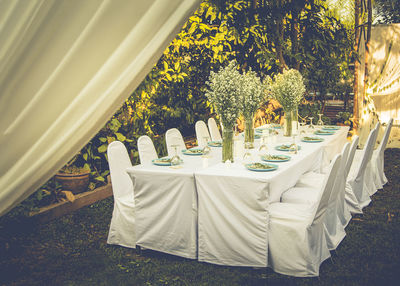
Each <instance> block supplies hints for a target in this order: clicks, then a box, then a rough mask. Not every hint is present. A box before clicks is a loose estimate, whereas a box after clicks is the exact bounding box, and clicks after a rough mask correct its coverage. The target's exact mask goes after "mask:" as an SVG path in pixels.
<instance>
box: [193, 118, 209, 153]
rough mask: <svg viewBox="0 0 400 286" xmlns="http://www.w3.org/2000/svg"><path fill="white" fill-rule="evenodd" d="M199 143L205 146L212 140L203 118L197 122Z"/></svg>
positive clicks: (196, 128)
mask: <svg viewBox="0 0 400 286" xmlns="http://www.w3.org/2000/svg"><path fill="white" fill-rule="evenodd" d="M194 127H195V130H196V138H197V144H198V145H199V147H204V146H206V145H207V142H208V141H210V140H211V138H210V133H208V128H207V125H206V123H205V122H204V121H203V120H199V121H197V122H196V124H195V126H194Z"/></svg>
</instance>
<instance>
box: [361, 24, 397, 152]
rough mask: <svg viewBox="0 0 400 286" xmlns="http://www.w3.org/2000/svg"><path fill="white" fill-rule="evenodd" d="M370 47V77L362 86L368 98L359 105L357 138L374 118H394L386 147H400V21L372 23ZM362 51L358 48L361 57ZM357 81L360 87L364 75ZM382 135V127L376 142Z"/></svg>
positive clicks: (368, 127)
mask: <svg viewBox="0 0 400 286" xmlns="http://www.w3.org/2000/svg"><path fill="white" fill-rule="evenodd" d="M362 46H363V44H362ZM369 47H370V48H369V51H370V54H369V55H370V59H369V61H368V63H369V65H368V71H369V78H368V83H367V86H366V87H365V94H366V99H367V100H366V101H363V102H361V105H359V106H360V115H361V119H362V121H361V132H360V141H361V142H364V141H365V139H366V137H367V136H368V134H369V131H370V130H371V129H372V128H374V126H375V123H376V120H377V119H379V120H380V121H381V122H382V123H387V122H388V121H389V119H390V118H393V119H394V126H393V128H392V132H391V137H390V139H389V142H388V147H400V130H399V124H400V24H390V25H377V26H373V27H372V30H371V39H370V46H369ZM364 51H365V49H360V51H359V53H360V56H361V59H362V60H363V59H364ZM362 68H364V64H363V63H362ZM360 80H361V81H360V82H359V84H360V85H362V86H363V81H364V78H362V79H360ZM361 94H362V93H361ZM371 111H372V112H371ZM381 129H382V128H381ZM382 134H383V130H381V132H380V136H378V141H379V138H380V137H381V136H382Z"/></svg>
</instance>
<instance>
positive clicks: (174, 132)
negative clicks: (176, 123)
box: [165, 128, 186, 157]
mask: <svg viewBox="0 0 400 286" xmlns="http://www.w3.org/2000/svg"><path fill="white" fill-rule="evenodd" d="M165 143H166V145H167V152H168V156H169V157H172V156H174V155H175V148H174V145H175V146H177V151H178V152H180V151H182V150H186V145H185V141H183V137H182V134H181V132H180V131H179V130H178V129H176V128H171V129H168V130H167V132H166V133H165Z"/></svg>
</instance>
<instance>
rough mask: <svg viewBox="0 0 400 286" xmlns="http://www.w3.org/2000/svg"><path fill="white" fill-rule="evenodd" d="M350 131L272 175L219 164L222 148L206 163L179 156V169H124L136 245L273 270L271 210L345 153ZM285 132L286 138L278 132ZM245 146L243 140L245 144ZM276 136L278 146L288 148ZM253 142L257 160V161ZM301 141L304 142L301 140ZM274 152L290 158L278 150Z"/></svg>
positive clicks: (306, 147)
mask: <svg viewBox="0 0 400 286" xmlns="http://www.w3.org/2000/svg"><path fill="white" fill-rule="evenodd" d="M347 132H348V127H342V128H340V130H337V131H336V132H335V134H333V135H329V136H320V137H323V138H324V141H323V142H321V143H304V142H297V143H298V145H299V146H301V149H300V150H299V151H298V153H297V154H289V156H291V159H290V160H289V161H288V162H282V163H276V164H278V166H279V167H278V169H277V170H276V171H272V172H253V171H249V170H247V169H246V168H245V167H244V165H243V163H242V160H241V159H240V156H239V158H236V160H235V162H234V163H221V149H222V148H211V154H210V156H208V158H204V157H203V156H186V155H180V157H181V158H182V159H183V161H184V162H183V164H182V165H180V166H179V167H178V168H177V167H176V166H174V167H165V166H155V165H151V164H148V165H138V166H134V167H131V168H128V169H127V172H128V174H129V175H130V176H131V178H132V180H133V184H134V196H135V216H136V239H137V242H136V244H137V245H139V246H142V247H145V248H149V249H154V250H157V251H161V252H166V253H170V254H174V255H179V256H183V257H186V258H192V259H196V258H198V259H199V260H200V261H206V262H211V263H215V264H223V265H237V266H255V267H261V266H267V265H268V258H267V257H268V252H267V249H268V205H269V203H271V202H279V201H280V197H281V194H282V193H283V192H284V191H285V190H287V189H288V188H290V187H292V186H294V185H295V183H296V182H297V180H298V179H299V178H300V176H301V175H302V174H303V173H305V172H307V171H315V170H320V169H321V168H322V167H323V166H324V165H326V164H327V163H329V160H330V159H332V158H333V156H334V155H335V154H336V153H338V152H340V150H341V148H342V146H343V145H344V143H345V142H346V136H347ZM280 133H281V132H280ZM239 138H240V140H243V137H240V136H239ZM291 140H292V139H291V138H287V137H283V136H282V135H281V134H280V135H279V136H278V137H277V142H276V144H275V145H278V144H282V143H291ZM259 141H260V140H256V141H255V148H254V149H252V151H251V152H252V154H253V158H254V161H259V162H261V161H260V156H259V155H258V146H259V144H260V142H259ZM298 141H300V140H298ZM269 151H270V153H274V154H279V153H280V154H287V152H286V153H284V152H280V151H276V150H273V149H272V148H271V146H270V150H269Z"/></svg>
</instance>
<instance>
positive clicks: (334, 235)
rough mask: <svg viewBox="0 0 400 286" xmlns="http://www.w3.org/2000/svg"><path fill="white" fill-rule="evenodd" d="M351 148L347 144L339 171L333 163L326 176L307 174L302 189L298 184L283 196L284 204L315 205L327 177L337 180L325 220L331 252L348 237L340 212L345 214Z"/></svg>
mask: <svg viewBox="0 0 400 286" xmlns="http://www.w3.org/2000/svg"><path fill="white" fill-rule="evenodd" d="M349 148H350V143H346V144H345V146H344V147H343V150H342V153H341V155H342V159H341V163H340V165H339V168H338V169H337V170H332V163H333V161H332V162H331V164H330V165H329V166H328V172H327V173H326V174H324V175H323V176H321V174H318V173H314V172H309V173H306V176H307V178H306V179H302V180H301V181H302V185H301V186H300V187H299V186H298V185H297V184H296V186H295V187H294V188H292V189H289V190H288V191H286V192H285V193H283V195H282V202H286V203H297V204H299V203H305V204H310V205H314V204H316V203H317V202H318V201H319V196H320V192H322V191H323V183H324V182H325V181H326V179H325V177H327V176H333V177H334V178H335V179H334V182H333V184H334V185H333V190H332V194H331V196H330V198H329V205H328V209H327V212H326V219H325V231H326V235H327V237H326V240H327V245H328V248H329V250H334V249H336V248H337V247H338V245H339V243H340V242H341V241H342V240H343V238H344V237H345V236H346V232H345V230H344V227H345V226H344V225H343V224H342V222H341V220H340V219H339V212H343V205H344V195H345V194H344V193H345V185H346V181H345V174H344V171H345V165H346V159H347V156H348V153H349ZM334 172H336V173H334ZM312 175H314V176H312ZM325 187H329V186H325Z"/></svg>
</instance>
